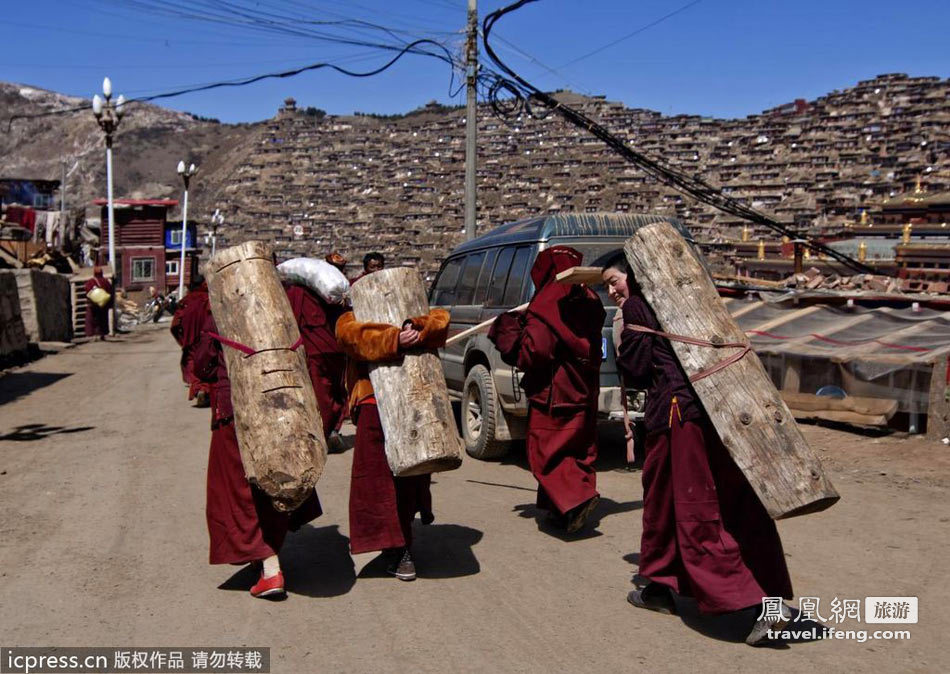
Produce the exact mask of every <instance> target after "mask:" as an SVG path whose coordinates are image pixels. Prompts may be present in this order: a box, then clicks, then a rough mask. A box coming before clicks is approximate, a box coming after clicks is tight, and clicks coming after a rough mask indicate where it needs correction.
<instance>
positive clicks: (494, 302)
mask: <svg viewBox="0 0 950 674" xmlns="http://www.w3.org/2000/svg"><path fill="white" fill-rule="evenodd" d="M514 256H515V249H514V248H502V250H501V252H500V253H498V261H497V262H496V263H495V269H494V271H492V275H491V281H490V283H489V286H488V297H487V298H485V306H486V307H500V306H502V300H503V299H504V298H505V282H506V281H507V280H508V272H509V271H511V259H512V258H513V257H514Z"/></svg>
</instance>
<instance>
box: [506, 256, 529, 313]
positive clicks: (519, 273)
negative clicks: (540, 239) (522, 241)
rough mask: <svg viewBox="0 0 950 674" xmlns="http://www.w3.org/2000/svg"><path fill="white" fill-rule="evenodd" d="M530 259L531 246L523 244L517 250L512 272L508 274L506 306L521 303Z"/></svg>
mask: <svg viewBox="0 0 950 674" xmlns="http://www.w3.org/2000/svg"><path fill="white" fill-rule="evenodd" d="M530 260H531V248H530V247H528V246H523V247H521V248H519V249H518V250H517V251H515V259H514V261H513V262H512V263H511V273H510V274H509V275H508V284H507V285H506V286H505V299H504V306H506V307H515V306H518V305H519V304H521V297H522V289H523V288H524V285H525V279H527V278H528V262H529V261H530ZM529 282H530V281H529Z"/></svg>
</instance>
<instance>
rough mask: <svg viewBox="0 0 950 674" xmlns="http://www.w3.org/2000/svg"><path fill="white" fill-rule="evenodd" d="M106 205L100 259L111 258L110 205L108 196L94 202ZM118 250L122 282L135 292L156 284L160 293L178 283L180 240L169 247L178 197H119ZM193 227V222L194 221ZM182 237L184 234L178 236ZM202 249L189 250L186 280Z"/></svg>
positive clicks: (116, 243)
mask: <svg viewBox="0 0 950 674" xmlns="http://www.w3.org/2000/svg"><path fill="white" fill-rule="evenodd" d="M93 203H94V204H96V205H97V206H101V207H102V225H101V227H102V229H101V232H102V238H101V243H100V246H99V261H100V263H103V264H104V263H106V262H108V259H109V224H108V223H109V207H108V202H107V200H105V199H96V200H95V201H94V202H93ZM114 204H115V254H116V258H117V260H118V267H119V269H120V270H121V273H120V276H119V281H118V285H119V287H121V288H124V289H125V290H126V292H129V293H135V292H139V291H143V290H147V289H148V287H149V286H155V288H156V289H157V290H158V292H160V293H163V294H164V293H167V292H169V291H171V290H173V289H176V288H177V287H178V264H179V257H178V256H179V255H180V251H181V248H180V243H179V240H177V239H176V240H175V241H174V243H173V247H172V248H169V247H168V240H167V237H166V230H167V229H168V222H167V216H168V209H169V208H171V207H173V206H177V205H178V201H177V200H175V199H116V200H115V201H114ZM191 227H193V225H191ZM178 239H180V235H179V236H178ZM198 253H199V250H198V249H197V248H188V249H187V250H186V257H187V263H186V265H185V284H186V285H187V284H188V283H189V282H190V280H191V275H192V272H193V271H194V269H195V268H196V267H197V260H198Z"/></svg>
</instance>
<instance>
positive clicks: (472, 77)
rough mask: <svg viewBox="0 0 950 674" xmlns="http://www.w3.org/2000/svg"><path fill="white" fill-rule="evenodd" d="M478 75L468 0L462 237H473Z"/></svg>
mask: <svg viewBox="0 0 950 674" xmlns="http://www.w3.org/2000/svg"><path fill="white" fill-rule="evenodd" d="M477 76H478V8H477V0H468V40H467V41H466V44H465V78H466V84H467V89H468V97H467V100H466V104H465V238H466V239H474V238H475V198H476V188H475V161H476V156H475V155H476V142H475V140H476V130H477V120H476V112H477V103H478V100H477V98H476V88H475V83H476V79H477Z"/></svg>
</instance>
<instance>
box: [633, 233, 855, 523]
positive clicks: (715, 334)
mask: <svg viewBox="0 0 950 674" xmlns="http://www.w3.org/2000/svg"><path fill="white" fill-rule="evenodd" d="M624 252H625V253H626V256H627V261H628V262H629V263H630V266H631V268H632V270H633V274H634V278H635V279H636V281H637V283H638V284H639V286H640V288H641V289H642V291H643V295H644V297H645V299H646V301H647V302H648V303H649V305H650V307H651V308H652V309H653V311H654V313H655V314H656V318H657V321H658V322H659V324H660V326H661V328H662V330H663V331H665V332H668V333H672V334H678V335H684V336H689V337H694V338H698V339H704V340H708V341H710V342H713V343H716V344H723V343H733V342H735V343H745V344H747V343H748V340H747V338H746V336H745V334H744V333H743V331H742V330H741V329H740V328H739V326H738V325H736V323H735V322H734V321H733V320H732V318H731V317H730V316H729V312H728V311H727V310H726V307H725V305H724V304H723V303H722V301H721V300H720V298H719V295H718V293H717V292H716V286H715V285H714V284H713V281H712V279H711V278H710V277H709V274H708V273H707V272H706V270H705V268H704V267H703V265H702V263H701V261H700V260H699V257H698V255H697V253H696V252H695V251H694V250H693V249H692V248H690V247H689V245H688V244H687V243H686V241H685V240H684V239H683V237H682V236H680V234H679V233H678V232H677V231H676V230H675V229H674V228H673V227H672V226H671V225H669V224H668V223H663V222H661V223H654V224H650V225H646V226H645V227H642V228H641V229H639V230H638V231H637V233H636V234H635V235H634V236H632V237H631V238H630V239H628V240H627V243H626V245H625V246H624ZM671 344H672V347H673V351H674V352H675V353H676V356H677V359H678V360H679V362H680V365H682V367H683V369H684V371H685V372H686V374H687V376H690V375H693V374H696V373H698V372H700V371H702V370H705V369H707V368H709V367H711V366H713V365H715V364H716V363H718V362H719V361H721V360H723V359H724V358H726V357H728V356H729V355H731V354H733V353H735V352H736V350H735V349H716V348H709V347H705V346H693V345H690V344H685V343H682V342H677V341H672V342H671ZM693 388H694V389H695V391H696V394H697V395H698V396H699V399H700V400H701V401H702V404H703V407H704V408H705V410H706V413H707V414H708V415H709V418H710V420H711V421H712V423H713V425H714V426H715V428H716V431H717V432H718V433H719V437H720V438H721V440H722V442H723V444H724V445H725V447H726V449H727V450H728V451H729V454H730V455H731V456H732V458H733V460H734V461H735V462H736V464H737V465H738V467H739V469H740V470H742V472H743V474H745V476H746V478H747V479H748V480H749V483H750V484H751V485H752V488H753V489H754V490H755V492H756V494H757V495H758V497H759V499H760V500H761V501H762V504H763V505H764V506H765V508H766V510H767V511H768V513H769V515H770V516H771V517H772V518H774V519H781V518H785V517H793V516H796V515H803V514H806V513H811V512H817V511H820V510H824V509H825V508H828V507H830V506H831V505H832V504H834V503H835V502H836V501H837V500H838V499H839V498H840V497H839V496H838V492H837V491H835V489H834V487H833V486H832V485H831V482H830V480H829V479H828V478H827V476H826V475H825V473H824V471H823V470H822V467H821V462H820V461H819V460H818V457H817V456H816V455H815V453H814V452H813V451H812V450H811V448H810V447H809V446H808V444H807V442H806V441H805V438H804V437H803V436H802V433H801V431H800V430H799V428H798V426H797V425H796V423H795V420H794V418H793V416H792V413H791V412H790V411H789V409H788V406H787V405H786V404H785V403H784V402H783V401H782V398H781V396H780V395H779V393H778V391H776V390H775V387H774V386H773V385H772V382H771V380H770V379H769V376H768V374H767V373H766V372H765V369H764V368H763V367H762V363H761V362H760V361H759V358H758V356H756V355H755V353H753V352H749V353H747V354H746V355H745V357H743V358H742V359H741V360H739V361H738V362H736V363H734V364H732V365H730V366H728V367H726V368H724V369H722V370H720V371H719V372H716V373H715V374H712V375H710V376H708V377H705V378H703V379H700V380H698V381H696V382H695V383H694V384H693Z"/></svg>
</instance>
